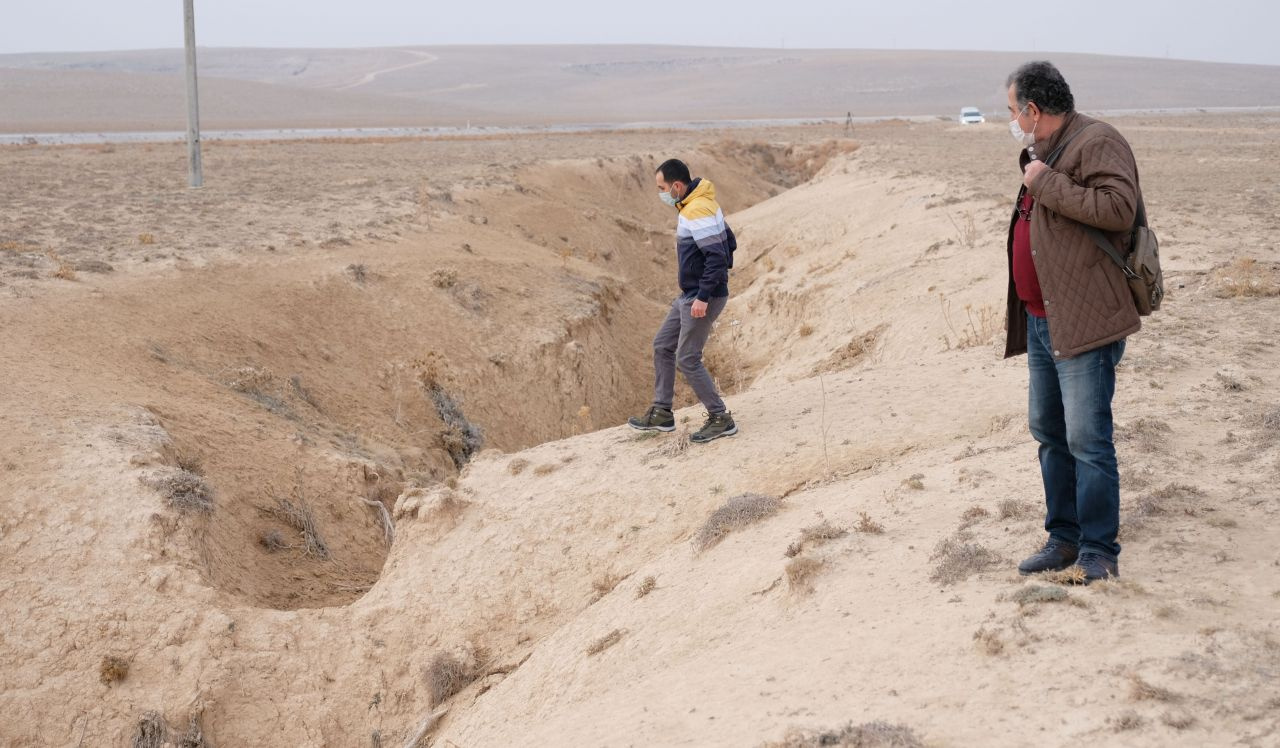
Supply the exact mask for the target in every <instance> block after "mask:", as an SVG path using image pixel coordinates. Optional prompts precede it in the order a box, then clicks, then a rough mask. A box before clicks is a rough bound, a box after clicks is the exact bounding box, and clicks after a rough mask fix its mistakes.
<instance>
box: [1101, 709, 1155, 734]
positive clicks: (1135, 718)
mask: <svg viewBox="0 0 1280 748" xmlns="http://www.w3.org/2000/svg"><path fill="white" fill-rule="evenodd" d="M1107 721H1108V722H1110V723H1111V727H1112V729H1114V730H1115V731H1116V732H1128V731H1130V730H1136V729H1138V728H1139V727H1142V725H1143V724H1145V722H1146V720H1144V719H1142V715H1140V714H1138V713H1137V712H1135V711H1133V710H1132V709H1129V710H1126V711H1124V712H1121V713H1120V714H1118V715H1116V716H1115V717H1113V718H1111V719H1109V720H1107Z"/></svg>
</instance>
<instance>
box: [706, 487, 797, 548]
mask: <svg viewBox="0 0 1280 748" xmlns="http://www.w3.org/2000/svg"><path fill="white" fill-rule="evenodd" d="M781 508H782V501H781V500H780V499H778V498H777V497H774V496H765V495H764V494H758V493H744V494H742V495H740V496H734V497H733V498H731V499H729V500H728V501H727V502H725V504H724V506H722V507H720V508H719V509H717V510H715V511H714V512H712V513H711V516H710V517H707V521H706V522H704V523H703V525H702V528H701V529H700V530H698V534H697V536H696V537H695V538H694V540H693V546H694V548H695V549H697V550H699V551H705V550H707V549H708V548H710V547H712V546H714V545H715V544H717V543H719V542H720V541H721V540H724V538H725V536H726V535H728V534H729V533H731V532H733V531H734V530H738V529H741V528H743V527H746V526H747V525H751V524H754V523H756V522H759V521H760V520H762V519H765V518H766V517H772V516H773V515H775V514H777V513H778V510H779V509H781Z"/></svg>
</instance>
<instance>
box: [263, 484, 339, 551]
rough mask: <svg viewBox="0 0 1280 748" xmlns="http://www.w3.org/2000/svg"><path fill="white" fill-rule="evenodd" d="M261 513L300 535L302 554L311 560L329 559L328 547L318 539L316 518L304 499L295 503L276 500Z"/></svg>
mask: <svg viewBox="0 0 1280 748" xmlns="http://www.w3.org/2000/svg"><path fill="white" fill-rule="evenodd" d="M263 511H265V512H266V513H267V514H268V515H270V516H272V517H274V518H276V519H278V520H280V521H281V522H283V523H285V524H286V525H288V526H289V527H292V528H293V529H295V530H297V531H298V532H299V533H301V535H302V551H303V553H305V554H307V555H308V556H310V557H312V558H319V559H327V558H329V546H327V545H325V542H324V539H323V538H321V537H320V531H319V530H318V529H317V528H316V517H315V515H314V514H313V513H312V512H311V507H310V506H309V505H308V504H307V502H306V501H305V500H304V499H298V501H297V502H296V503H295V502H293V501H290V500H289V499H281V498H277V499H276V505H275V506H273V507H268V508H266V509H265V510H263Z"/></svg>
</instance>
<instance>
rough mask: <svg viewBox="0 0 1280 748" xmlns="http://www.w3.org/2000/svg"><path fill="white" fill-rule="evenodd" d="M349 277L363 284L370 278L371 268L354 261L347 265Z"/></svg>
mask: <svg viewBox="0 0 1280 748" xmlns="http://www.w3.org/2000/svg"><path fill="white" fill-rule="evenodd" d="M346 272H347V277H348V278H350V279H351V280H352V281H354V282H356V283H360V284H363V283H364V282H365V281H366V280H368V279H369V269H368V268H367V267H365V266H364V265H363V264H358V263H353V264H351V265H348V266H347V271H346Z"/></svg>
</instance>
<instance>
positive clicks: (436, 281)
mask: <svg viewBox="0 0 1280 748" xmlns="http://www.w3.org/2000/svg"><path fill="white" fill-rule="evenodd" d="M457 283H458V271H457V269H456V268H439V269H437V270H434V271H432V273H431V285H433V286H435V287H436V288H453V287H454V286H455V285H457Z"/></svg>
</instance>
